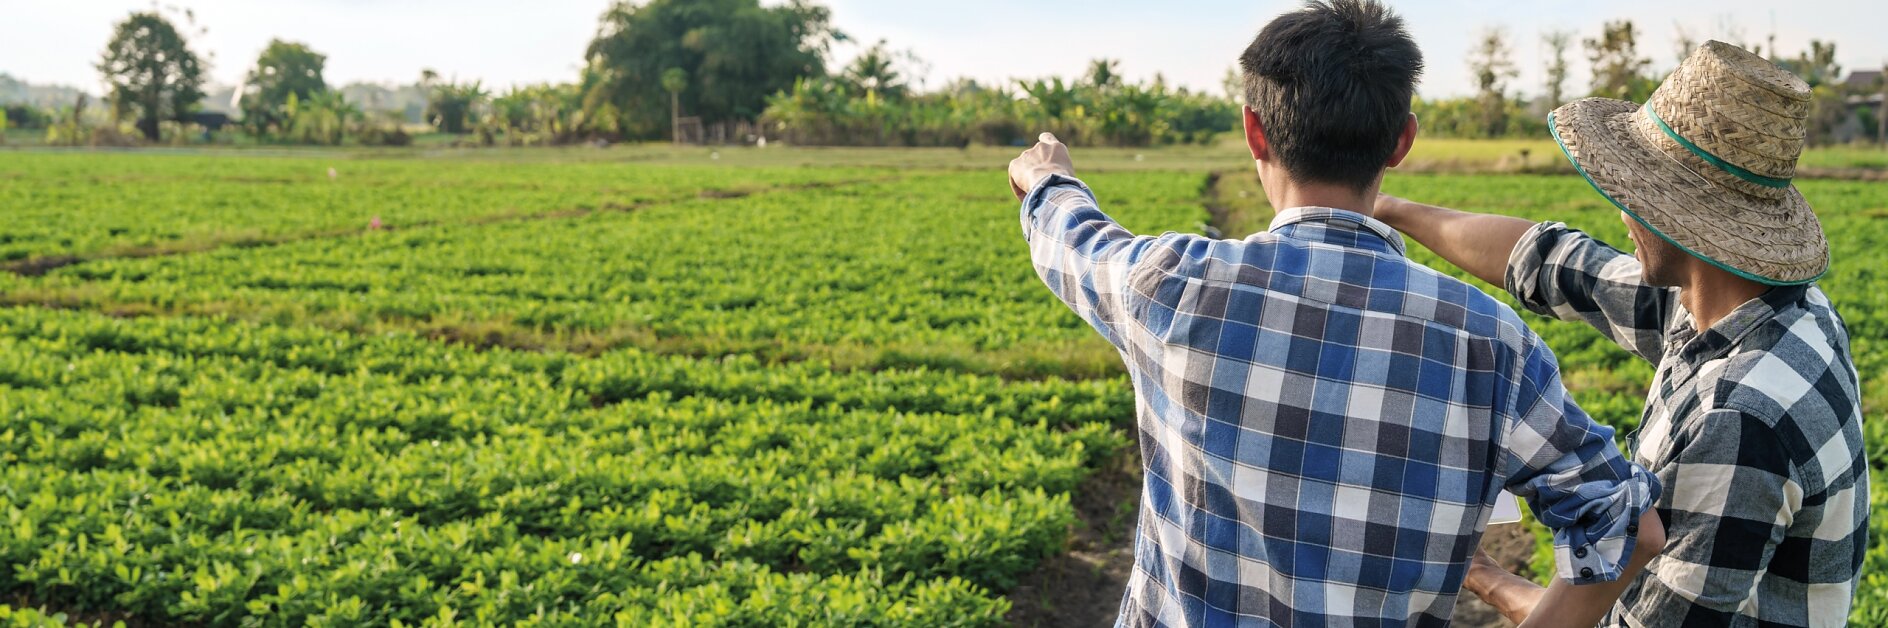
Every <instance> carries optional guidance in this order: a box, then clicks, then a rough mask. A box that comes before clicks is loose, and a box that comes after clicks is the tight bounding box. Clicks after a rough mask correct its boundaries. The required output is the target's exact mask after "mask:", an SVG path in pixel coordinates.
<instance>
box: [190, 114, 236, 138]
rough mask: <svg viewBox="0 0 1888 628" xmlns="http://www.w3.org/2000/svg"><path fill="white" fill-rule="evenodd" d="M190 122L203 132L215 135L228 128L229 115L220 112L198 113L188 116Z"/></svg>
mask: <svg viewBox="0 0 1888 628" xmlns="http://www.w3.org/2000/svg"><path fill="white" fill-rule="evenodd" d="M190 122H191V123H193V124H196V125H198V126H201V127H203V130H205V131H209V132H211V133H215V132H217V131H221V130H223V127H225V126H229V114H227V113H223V112H221V111H198V112H196V113H192V114H190Z"/></svg>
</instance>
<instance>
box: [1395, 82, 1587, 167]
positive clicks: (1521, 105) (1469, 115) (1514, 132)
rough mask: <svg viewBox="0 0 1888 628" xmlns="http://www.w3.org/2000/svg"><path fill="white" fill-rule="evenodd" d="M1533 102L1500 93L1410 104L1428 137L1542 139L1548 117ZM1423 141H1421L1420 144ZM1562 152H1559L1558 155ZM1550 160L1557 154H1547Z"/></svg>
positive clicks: (1412, 111) (1423, 134)
mask: <svg viewBox="0 0 1888 628" xmlns="http://www.w3.org/2000/svg"><path fill="white" fill-rule="evenodd" d="M1532 105H1533V103H1529V102H1526V101H1522V100H1519V99H1514V98H1504V97H1501V96H1500V95H1498V94H1492V95H1491V94H1484V95H1482V96H1481V97H1477V98H1439V99H1434V100H1425V99H1423V98H1421V97H1418V98H1416V99H1415V101H1414V102H1412V103H1411V104H1410V112H1411V113H1414V114H1416V121H1417V124H1419V125H1421V127H1422V134H1421V137H1425V138H1491V137H1499V138H1538V137H1543V136H1546V135H1547V119H1546V114H1544V113H1541V112H1539V111H1538V110H1537V108H1536V107H1534V106H1532ZM1420 141H1421V140H1418V142H1419V143H1420ZM1557 151H1558V149H1556V152H1557ZM1543 157H1547V158H1549V159H1553V158H1556V157H1557V156H1556V155H1544V156H1543Z"/></svg>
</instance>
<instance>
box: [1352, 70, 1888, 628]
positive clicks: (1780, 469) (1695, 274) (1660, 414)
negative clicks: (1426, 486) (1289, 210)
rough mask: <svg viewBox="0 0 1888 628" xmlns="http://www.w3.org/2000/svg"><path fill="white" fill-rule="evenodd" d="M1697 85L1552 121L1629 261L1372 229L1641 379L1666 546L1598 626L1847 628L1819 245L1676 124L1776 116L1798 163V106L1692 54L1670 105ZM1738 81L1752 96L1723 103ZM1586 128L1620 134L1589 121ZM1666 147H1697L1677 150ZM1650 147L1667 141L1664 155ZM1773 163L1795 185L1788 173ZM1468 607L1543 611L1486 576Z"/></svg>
mask: <svg viewBox="0 0 1888 628" xmlns="http://www.w3.org/2000/svg"><path fill="white" fill-rule="evenodd" d="M1694 73H1710V75H1708V76H1706V77H1705V78H1700V79H1695V80H1694V82H1695V84H1696V85H1697V87H1689V88H1688V89H1683V90H1675V91H1674V92H1670V93H1667V92H1665V90H1664V88H1661V94H1664V96H1661V95H1657V94H1655V95H1654V97H1653V99H1652V102H1650V103H1647V104H1646V105H1644V106H1643V107H1641V106H1639V105H1635V104H1632V103H1620V102H1619V101H1606V100H1605V99H1588V100H1585V101H1580V102H1576V103H1572V104H1569V105H1567V106H1565V107H1562V108H1561V109H1560V110H1557V111H1556V112H1555V114H1554V116H1552V117H1550V118H1549V126H1550V127H1553V128H1554V132H1555V138H1556V139H1558V140H1561V142H1562V146H1563V148H1565V149H1567V153H1568V157H1569V158H1571V159H1572V160H1573V163H1574V164H1575V166H1576V167H1577V168H1578V169H1579V171H1580V172H1581V174H1582V175H1585V176H1586V177H1587V179H1588V180H1589V182H1591V183H1592V184H1593V185H1594V187H1595V188H1596V189H1597V190H1598V191H1599V192H1600V193H1601V194H1602V195H1603V196H1605V197H1606V198H1607V199H1608V200H1609V201H1611V202H1612V203H1613V204H1614V205H1616V206H1617V207H1618V208H1619V210H1620V212H1621V213H1620V219H1621V220H1623V221H1624V222H1625V223H1626V225H1627V228H1628V232H1629V235H1630V237H1631V239H1632V241H1633V243H1634V244H1635V246H1634V253H1633V254H1631V255H1628V254H1626V253H1622V252H1620V251H1619V250H1617V249H1614V248H1612V247H1610V246H1607V245H1606V244H1604V243H1601V242H1599V241H1598V240H1595V239H1593V238H1591V237H1589V236H1587V235H1586V234H1583V233H1581V232H1579V231H1575V230H1572V229H1569V228H1567V226H1566V225H1563V224H1561V223H1557V222H1550V223H1544V224H1535V223H1533V222H1530V221H1526V220H1521V219H1519V218H1511V217H1506V216H1493V215H1480V214H1468V213H1463V212H1457V211H1454V210H1449V209H1443V208H1440V207H1434V206H1429V205H1422V204H1418V203H1412V202H1409V201H1405V200H1402V199H1398V198H1394V197H1388V196H1385V197H1381V198H1380V199H1379V201H1378V203H1377V206H1376V209H1377V216H1378V217H1379V218H1381V219H1382V220H1384V221H1385V222H1387V223H1389V224H1391V225H1394V226H1396V227H1397V228H1399V229H1402V230H1403V232H1404V233H1408V234H1410V236H1411V237H1413V238H1415V239H1416V240H1417V241H1420V242H1422V243H1423V244H1424V245H1425V246H1428V247H1429V248H1430V249H1431V250H1433V251H1435V252H1436V253H1437V254H1439V255H1441V256H1442V257H1444V258H1446V259H1448V260H1449V261H1451V262H1453V263H1455V264H1456V265H1458V266H1461V267H1462V268H1463V269H1464V270H1467V271H1469V272H1470V273H1472V274H1474V275H1476V276H1477V277H1480V278H1482V279H1483V280H1485V281H1488V282H1489V283H1495V284H1502V285H1505V286H1506V287H1507V289H1508V291H1509V292H1510V293H1512V294H1513V295H1514V297H1515V298H1516V299H1519V300H1520V301H1521V303H1522V304H1524V305H1525V306H1526V307H1527V308H1528V309H1529V310H1533V311H1534V312H1537V313H1540V314H1544V315H1547V316H1553V317H1556V318H1560V319H1562V320H1568V321H1578V322H1585V323H1588V324H1590V325H1592V326H1593V327H1594V328H1596V329H1598V330H1599V331H1600V332H1601V333H1602V334H1604V335H1606V337H1607V338H1609V339H1611V340H1613V341H1614V342H1617V343H1619V345H1620V346H1621V347H1622V348H1624V349H1625V350H1626V351H1628V352H1631V353H1632V354H1633V355H1636V356H1638V357H1640V358H1643V359H1645V360H1647V361H1650V362H1652V363H1654V364H1656V365H1657V372H1656V375H1655V377H1654V379H1653V380H1652V384H1651V395H1650V397H1649V398H1648V399H1647V400H1646V405H1645V413H1644V415H1643V417H1642V418H1641V420H1640V428H1639V430H1638V434H1639V436H1638V437H1637V438H1636V441H1637V444H1636V445H1635V447H1634V450H1635V451H1634V454H1635V457H1636V459H1637V461H1638V462H1639V463H1641V464H1643V465H1645V467H1646V468H1648V469H1650V470H1651V471H1652V472H1653V473H1655V474H1656V475H1657V476H1658V478H1659V480H1660V482H1661V484H1662V486H1663V488H1664V491H1663V494H1662V495H1661V496H1660V497H1659V499H1658V504H1657V511H1658V514H1659V518H1660V519H1662V520H1663V521H1665V522H1666V525H1667V528H1666V532H1665V536H1666V539H1667V540H1666V545H1665V548H1664V552H1663V553H1662V555H1660V556H1659V557H1658V558H1657V559H1656V560H1654V561H1652V562H1651V564H1649V565H1648V566H1647V567H1646V569H1645V574H1644V575H1643V576H1642V577H1640V578H1638V579H1637V580H1636V581H1634V582H1633V583H1632V584H1631V585H1630V586H1629V587H1628V588H1627V589H1626V591H1625V594H1624V595H1623V596H1622V597H1621V598H1620V599H1619V602H1618V604H1617V606H1616V607H1615V608H1614V609H1613V610H1612V612H1611V613H1610V614H1609V616H1608V617H1607V618H1606V624H1607V625H1613V626H1633V627H1635V628H1643V627H1662V626H1759V625H1761V626H1840V625H1844V624H1846V623H1847V621H1848V614H1849V604H1850V600H1851V597H1852V596H1853V594H1854V592H1855V587H1856V585H1857V583H1858V581H1859V579H1860V570H1861V566H1862V559H1863V556H1864V554H1865V552H1866V550H1867V533H1868V495H1869V493H1868V467H1867V464H1866V462H1865V461H1864V458H1863V452H1862V432H1861V422H1862V414H1861V407H1860V404H1859V402H1858V400H1859V396H1858V394H1857V390H1858V377H1857V375H1856V371H1855V364H1854V362H1853V361H1852V359H1851V358H1850V357H1849V337H1848V331H1847V330H1846V329H1845V328H1844V327H1843V323H1842V318H1841V317H1840V316H1838V315H1837V314H1836V312H1835V310H1834V309H1833V308H1832V307H1831V306H1830V302H1829V298H1828V297H1827V296H1825V295H1824V294H1823V292H1822V290H1821V289H1820V288H1817V287H1816V286H1815V284H1814V281H1815V279H1816V278H1817V277H1818V276H1820V275H1822V273H1823V272H1824V271H1825V270H1826V269H1827V265H1828V253H1827V251H1828V245H1827V241H1826V240H1825V239H1824V236H1823V233H1822V230H1821V227H1820V225H1819V224H1818V223H1817V221H1816V219H1815V217H1814V215H1813V214H1811V213H1810V212H1809V208H1808V205H1807V204H1806V202H1805V201H1803V199H1802V197H1801V195H1800V194H1797V193H1796V192H1795V190H1794V189H1791V188H1788V187H1787V186H1788V182H1787V180H1781V181H1779V180H1777V179H1778V178H1777V177H1775V176H1768V177H1762V178H1760V177H1757V176H1755V175H1751V173H1750V171H1749V170H1748V169H1747V168H1746V167H1745V166H1739V165H1737V164H1735V163H1731V161H1730V160H1732V159H1740V160H1741V159H1748V156H1747V155H1748V154H1749V153H1748V150H1749V149H1748V147H1749V146H1752V145H1753V144H1752V140H1750V139H1749V138H1750V135H1749V134H1748V133H1744V132H1743V129H1740V128H1738V127H1737V126H1736V125H1734V124H1726V123H1724V122H1722V121H1720V122H1719V123H1717V124H1712V125H1703V126H1699V125H1692V124H1687V122H1689V121H1688V120H1686V119H1685V118H1686V117H1687V116H1688V115H1689V114H1688V112H1696V111H1709V112H1714V113H1718V114H1724V113H1735V114H1737V115H1728V116H1725V118H1728V119H1732V120H1738V121H1742V122H1745V123H1753V121H1754V123H1757V124H1761V123H1762V121H1763V119H1764V116H1772V115H1780V116H1784V118H1785V119H1784V121H1783V122H1782V123H1779V124H1776V125H1774V126H1777V127H1780V128H1784V129H1793V130H1794V133H1795V136H1794V137H1793V138H1792V137H1790V135H1789V131H1787V130H1785V131H1781V132H1776V133H1773V134H1771V137H1772V138H1776V139H1780V140H1785V141H1780V142H1776V143H1775V144H1774V145H1780V146H1784V147H1786V148H1787V147H1791V144H1790V143H1788V140H1791V139H1793V140H1794V144H1793V148H1794V149H1797V150H1800V148H1801V146H1802V133H1803V128H1804V127H1803V125H1802V124H1800V117H1801V116H1803V115H1806V113H1807V101H1808V96H1807V94H1808V87H1807V85H1803V84H1801V81H1798V80H1796V79H1795V78H1794V77H1791V76H1789V75H1787V74H1785V73H1783V71H1782V70H1781V69H1777V68H1774V67H1772V66H1771V65H1770V64H1769V63H1768V62H1767V61H1763V60H1762V59H1760V58H1758V57H1756V56H1755V55H1750V54H1749V53H1745V52H1743V51H1741V50H1737V49H1735V48H1732V47H1730V46H1728V45H1725V44H1721V43H1718V42H1710V43H1708V44H1707V45H1706V46H1704V47H1701V49H1700V51H1699V52H1698V53H1696V54H1694V55H1693V58H1692V59H1688V60H1687V61H1686V63H1685V65H1684V66H1681V68H1680V70H1679V71H1677V72H1674V73H1673V76H1674V77H1675V78H1673V79H1668V83H1667V85H1671V84H1672V82H1671V81H1686V80H1693V79H1688V78H1687V77H1689V76H1692V75H1694ZM1747 77H1757V78H1758V79H1762V80H1759V81H1753V82H1757V83H1759V84H1762V85H1765V87H1763V89H1761V90H1736V89H1735V88H1737V87H1739V86H1740V84H1741V82H1743V81H1748V80H1751V79H1750V78H1747ZM1727 86H1728V87H1727ZM1788 87H1794V90H1787V88H1788ZM1719 88H1724V91H1723V92H1719V91H1716V90H1717V89H1719ZM1733 90H1735V91H1733ZM1790 91H1794V92H1795V94H1796V95H1795V96H1792V95H1791V94H1790V93H1789V92H1790ZM1727 92H1728V93H1727ZM1753 93H1755V94H1757V95H1758V96H1756V97H1757V98H1760V99H1762V100H1760V101H1758V102H1754V103H1747V108H1745V109H1744V110H1743V111H1737V109H1738V108H1739V107H1740V105H1744V104H1745V103H1739V102H1737V100H1736V98H1746V99H1747V98H1751V96H1750V94H1753ZM1666 96H1669V97H1670V99H1668V98H1666ZM1681 99H1696V100H1698V101H1702V102H1692V103H1687V102H1683V101H1682V100H1681ZM1583 107H1592V108H1599V109H1600V110H1601V111H1606V112H1612V113H1611V114H1610V115H1612V116H1613V117H1615V118H1618V119H1619V120H1618V121H1617V122H1607V121H1605V120H1604V119H1603V118H1590V117H1588V116H1584V115H1582V112H1581V111H1579V110H1580V109H1581V108H1583ZM1648 110H1652V111H1650V113H1648ZM1655 115H1656V116H1660V117H1659V118H1657V120H1658V123H1657V124H1656V125H1652V124H1645V125H1643V126H1641V127H1640V128H1642V129H1650V130H1651V133H1654V134H1657V135H1652V134H1646V133H1636V132H1632V131H1626V130H1624V129H1631V128H1633V122H1632V121H1631V119H1632V118H1634V117H1641V118H1642V119H1643V121H1644V122H1650V121H1652V120H1653V118H1652V117H1651V116H1655ZM1791 115H1794V116H1796V117H1797V118H1798V120H1799V122H1798V123H1791V122H1790V120H1789V117H1790V116H1791ZM1576 119H1589V120H1593V123H1592V124H1591V125H1590V126H1584V127H1583V126H1582V125H1581V124H1580V123H1578V122H1574V121H1573V120H1576ZM1661 128H1662V129H1663V130H1662V131H1661V130H1660V129H1661ZM1674 129H1685V130H1686V132H1688V133H1691V134H1692V135H1691V137H1686V138H1684V141H1682V142H1681V141H1676V140H1677V138H1678V137H1681V136H1678V135H1677V133H1678V132H1677V131H1675V130H1674ZM1713 133H1722V134H1724V136H1723V137H1713V135H1712V134H1713ZM1666 134H1672V136H1673V140H1674V141H1669V142H1667V141H1664V140H1661V139H1660V137H1662V136H1664V135H1666ZM1581 135H1584V136H1581ZM1642 142H1643V143H1644V144H1645V145H1644V146H1642V147H1641V146H1633V144H1639V143H1642ZM1735 144H1743V145H1744V146H1746V147H1747V148H1746V149H1735V148H1733V147H1732V146H1733V145H1735ZM1738 150H1743V151H1745V152H1734V151H1738ZM1651 151H1659V152H1651ZM1596 153H1597V154H1596ZM1706 156H1709V157H1710V159H1705V157H1706ZM1694 157H1695V158H1696V159H1695V160H1694V159H1693V158H1694ZM1787 157H1788V159H1787V161H1786V162H1785V163H1789V164H1791V165H1793V162H1794V161H1795V154H1789V155H1787ZM1753 161H1754V160H1753ZM1622 163H1625V164H1632V165H1633V166H1634V167H1633V168H1631V169H1630V174H1617V173H1609V171H1608V170H1607V169H1606V168H1607V167H1608V166H1615V165H1617V164H1622ZM1749 167H1750V168H1756V167H1760V166H1758V165H1755V164H1754V163H1753V164H1752V165H1750V166H1749ZM1661 178H1670V179H1671V180H1674V181H1679V182H1682V183H1683V185H1682V186H1673V187H1672V188H1671V189H1679V190H1684V191H1685V193H1686V195H1685V196H1660V195H1661V194H1664V192H1662V191H1661V189H1659V188H1657V187H1655V184H1656V183H1657V182H1658V180H1659V179H1661ZM1740 182H1742V183H1740ZM1746 183H1759V184H1762V185H1756V186H1752V185H1745V184H1746ZM1687 217H1691V218H1700V219H1702V220H1689V219H1686V218H1687ZM1759 221H1764V222H1766V223H1767V224H1766V225H1765V226H1763V227H1761V228H1751V229H1743V230H1738V231H1741V232H1742V233H1745V234H1750V235H1747V236H1746V237H1744V238H1722V239H1719V238H1712V237H1709V236H1707V235H1704V234H1705V233H1708V232H1707V231H1706V230H1712V229H1719V228H1721V227H1722V226H1724V225H1731V226H1733V227H1734V226H1736V225H1739V224H1745V225H1750V224H1752V223H1757V222H1759ZM1763 240H1769V242H1764V241H1763ZM1785 242H1788V243H1789V244H1785ZM1779 260H1781V261H1779ZM1557 558H1558V559H1560V560H1565V558H1566V557H1565V556H1564V555H1562V556H1558V557H1557ZM1467 588H1469V589H1470V590H1471V591H1473V592H1475V593H1476V594H1478V595H1480V596H1481V597H1482V598H1483V599H1484V600H1487V601H1488V602H1489V603H1490V604H1492V605H1494V606H1495V607H1496V608H1497V609H1499V610H1501V611H1502V612H1503V613H1504V614H1506V615H1507V616H1508V617H1509V618H1511V619H1514V620H1516V621H1520V620H1522V619H1523V618H1528V617H1529V616H1530V612H1531V613H1533V614H1534V615H1539V614H1540V612H1541V611H1540V610H1539V609H1537V608H1535V607H1534V603H1535V602H1534V600H1535V599H1536V597H1537V596H1538V595H1540V589H1539V587H1536V586H1534V585H1533V584H1532V583H1530V582H1527V581H1526V580H1522V579H1520V578H1518V577H1515V576H1512V575H1510V574H1508V573H1506V572H1504V571H1501V569H1500V568H1499V567H1496V566H1495V565H1494V564H1493V563H1492V562H1491V561H1488V560H1486V559H1485V557H1481V558H1478V559H1477V561H1476V564H1475V566H1474V567H1472V568H1471V570H1470V573H1469V577H1468V583H1467Z"/></svg>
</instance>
